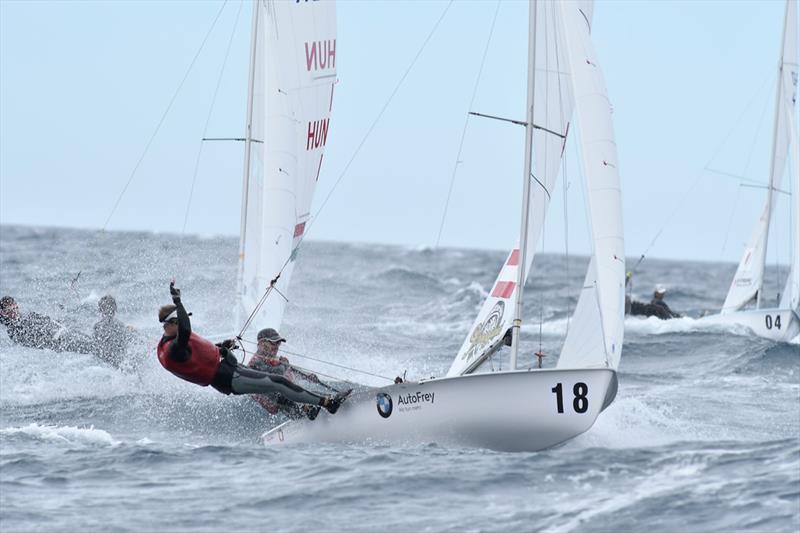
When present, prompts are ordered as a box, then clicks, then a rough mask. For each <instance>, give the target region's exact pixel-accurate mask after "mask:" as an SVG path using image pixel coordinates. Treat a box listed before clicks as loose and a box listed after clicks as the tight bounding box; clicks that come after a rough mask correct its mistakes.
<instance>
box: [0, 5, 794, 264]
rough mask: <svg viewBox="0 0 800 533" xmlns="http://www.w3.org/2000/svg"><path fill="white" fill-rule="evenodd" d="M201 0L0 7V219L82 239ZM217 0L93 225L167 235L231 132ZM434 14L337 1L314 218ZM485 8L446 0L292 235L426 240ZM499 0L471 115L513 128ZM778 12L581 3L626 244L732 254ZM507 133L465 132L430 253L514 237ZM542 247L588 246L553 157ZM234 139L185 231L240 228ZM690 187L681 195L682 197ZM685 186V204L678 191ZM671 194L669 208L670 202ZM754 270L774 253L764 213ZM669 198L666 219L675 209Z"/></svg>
mask: <svg viewBox="0 0 800 533" xmlns="http://www.w3.org/2000/svg"><path fill="white" fill-rule="evenodd" d="M222 5H223V3H222V2H221V1H216V0H215V1H211V0H209V1H204V2H190V1H181V2H119V1H118V2H70V1H59V2H47V1H36V2H18V1H9V0H3V1H2V2H0V223H4V224H8V223H15V224H38V225H55V226H77V227H88V228H100V227H103V226H104V224H105V223H106V219H107V218H108V217H109V214H110V213H111V211H112V208H113V207H114V204H115V202H116V200H117V198H118V197H119V195H120V193H121V191H122V190H123V188H124V187H125V185H126V183H127V182H128V179H129V178H130V176H131V173H132V171H133V169H134V168H135V167H136V165H137V161H138V160H139V158H140V156H141V155H142V153H143V151H144V149H145V146H146V145H147V143H148V141H149V139H150V138H151V136H152V134H153V132H154V131H155V129H156V126H157V125H158V124H159V120H160V119H161V117H162V115H163V113H164V111H165V109H167V106H168V105H169V103H170V101H171V99H172V96H173V94H175V92H176V89H177V88H178V86H179V84H180V83H181V80H182V79H183V77H184V74H185V72H186V71H187V68H188V66H189V64H190V63H191V62H192V58H193V57H194V55H195V53H196V52H197V50H198V48H199V46H200V43H201V42H202V40H203V37H204V36H205V35H206V32H207V31H208V29H209V27H210V26H211V23H212V21H213V20H214V18H215V16H216V14H217V13H218V12H219V10H220V8H221V6H222ZM240 5H241V3H240V2H239V1H229V2H228V3H227V4H226V5H225V7H224V9H223V10H222V14H221V16H220V18H219V21H218V23H217V25H216V27H215V28H214V31H213V32H212V33H211V34H210V37H209V40H208V41H207V43H206V45H205V47H204V49H203V50H202V51H201V53H200V55H199V56H198V57H197V60H196V62H195V63H194V66H193V68H192V69H191V71H190V73H189V76H188V78H187V79H186V81H185V83H184V84H183V85H182V87H181V90H180V91H179V92H178V94H177V97H176V98H175V100H174V103H173V104H172V106H171V108H170V111H169V113H168V114H167V115H166V118H165V120H164V122H163V123H162V124H161V127H160V129H159V131H158V134H157V135H156V136H155V138H154V139H153V142H152V144H151V145H150V148H149V150H148V151H147V152H146V154H145V157H144V159H143V160H142V162H141V164H140V165H139V167H138V169H137V170H136V172H135V174H133V178H132V180H131V182H130V186H129V187H128V188H127V191H126V193H125V194H124V196H123V197H122V200H121V202H120V203H119V206H118V208H117V210H116V211H115V213H114V216H113V217H112V218H111V220H110V222H109V224H108V227H109V229H136V230H155V231H171V232H181V231H182V230H183V227H184V217H185V216H186V213H187V200H188V196H189V191H190V189H191V187H192V186H191V183H192V177H193V171H194V167H195V161H196V159H197V157H198V150H199V149H200V138H201V137H202V136H203V127H204V124H205V123H206V119H207V117H208V114H209V109H210V105H211V99H212V95H213V94H214V89H215V86H216V84H217V79H218V77H219V75H220V69H221V67H222V64H223V58H224V56H225V50H226V48H227V44H228V41H229V39H230V38H231V35H233V41H232V48H231V54H230V57H229V59H228V61H227V63H226V64H225V70H224V72H223V73H222V78H221V79H222V81H221V84H220V89H219V92H218V95H217V99H216V103H215V105H214V107H213V109H212V113H211V115H210V121H209V128H208V130H207V135H208V136H220V137H228V136H240V135H242V132H243V125H244V115H245V106H246V102H245V99H246V94H247V87H246V84H247V61H248V54H249V50H248V47H249V31H250V20H249V19H250V6H249V4H248V5H245V6H244V7H243V8H242V9H241V13H240V15H239V20H238V25H237V26H236V29H235V32H234V22H235V20H236V17H237V12H238V10H239V7H240ZM446 5H447V4H446V3H445V2H433V1H430V2H426V1H417V2H401V1H392V2H360V1H359V2H357V1H347V0H345V1H340V2H339V4H338V8H337V9H338V23H339V30H338V39H337V67H338V77H339V84H338V86H337V89H336V95H335V99H334V106H333V119H332V123H331V130H330V133H329V138H328V145H327V151H326V155H325V164H324V165H323V170H322V174H321V176H320V185H319V188H318V190H317V196H316V199H315V207H314V209H313V210H312V212H316V211H317V209H318V208H319V206H320V205H321V203H322V200H323V199H324V198H325V197H326V196H327V194H328V193H329V191H330V190H331V188H332V186H333V184H334V183H335V182H336V181H337V179H338V178H339V177H340V175H341V173H342V171H343V169H344V168H345V166H346V164H347V162H348V161H349V160H350V158H351V157H352V155H353V154H354V152H355V151H356V149H357V147H358V146H359V144H360V142H361V140H362V138H363V136H364V134H365V133H366V132H367V130H368V129H369V128H370V125H371V124H372V122H373V120H374V119H375V117H377V116H378V113H379V112H380V110H381V109H382V108H383V106H384V105H385V103H386V101H387V99H388V98H389V95H390V94H391V93H392V91H393V89H394V88H395V86H396V84H397V83H398V81H399V80H400V79H401V77H402V76H403V74H404V73H405V72H406V69H407V68H408V66H409V65H410V64H411V61H412V59H413V58H414V56H415V55H416V53H417V51H418V49H419V47H420V46H421V44H422V43H423V41H424V40H425V38H426V37H427V35H428V33H429V31H430V29H431V28H432V27H433V25H434V23H435V22H436V20H437V19H438V18H439V16H440V14H441V13H442V12H443V10H444V9H445V7H446ZM495 7H496V2H494V1H492V2H481V1H471V2H455V3H454V4H453V5H452V6H451V7H450V8H449V10H448V12H447V14H446V16H445V18H444V19H443V21H442V23H441V26H440V27H439V29H438V30H437V32H436V33H435V34H434V35H433V37H432V39H431V40H430V42H429V43H428V45H427V46H426V48H425V49H424V51H423V53H422V55H421V56H420V58H419V60H418V61H417V63H416V64H415V65H414V68H413V69H412V70H411V71H410V72H409V74H408V76H407V78H406V79H405V82H404V83H403V85H402V86H401V88H400V89H399V91H398V92H397V94H396V96H395V97H394V99H393V100H392V101H391V103H390V104H389V106H388V107H387V109H386V112H385V113H384V114H383V116H382V118H381V120H380V121H379V122H378V123H377V125H376V127H375V128H374V130H373V131H372V134H371V135H370V136H369V138H368V139H367V141H366V143H365V144H364V145H363V147H362V148H361V151H360V152H359V153H358V156H357V157H356V158H355V160H354V162H353V164H352V165H351V166H350V167H349V170H348V171H347V173H346V174H345V175H344V177H343V178H342V180H341V182H340V185H339V186H338V187H337V188H336V190H335V191H334V193H333V195H332V196H331V199H330V201H329V202H328V203H327V204H326V206H325V208H324V210H323V211H322V212H321V213H320V217H319V222H317V223H316V224H314V225H313V227H312V230H311V234H310V235H309V238H312V239H329V240H344V241H366V242H380V243H401V244H409V245H416V246H432V245H433V244H434V243H435V242H436V236H437V233H438V231H439V224H440V220H441V217H442V212H443V208H444V203H445V198H446V196H447V190H448V187H449V184H450V178H451V175H452V172H453V168H454V164H455V160H456V153H457V149H458V143H459V140H460V137H461V132H462V129H463V126H464V120H465V114H466V112H467V111H468V108H469V101H470V96H471V94H472V91H473V87H474V85H475V80H476V76H477V72H478V67H479V64H480V59H481V56H482V54H483V51H484V48H485V46H486V39H487V36H488V32H489V28H490V25H491V21H492V17H493V14H494V11H495ZM526 9H527V8H526V6H525V4H524V3H522V2H504V3H502V4H501V7H500V11H499V15H498V19H497V23H496V28H495V32H494V34H493V36H492V40H491V42H490V44H489V49H488V55H487V61H486V66H485V68H484V71H483V74H482V76H481V79H480V82H479V85H478V91H477V97H476V100H475V104H474V106H473V108H472V110H474V111H479V112H484V113H489V114H494V115H501V116H506V117H510V118H523V116H524V113H523V107H524V99H525V98H524V91H525V87H524V83H525V81H524V80H525V60H526V51H525V47H526V41H525V33H526V31H527V27H526V25H527V22H526V18H525V13H526ZM783 13H784V3H783V1H758V2H746V1H737V2H722V1H715V2H667V1H663V2H635V1H625V2H611V1H598V2H597V3H596V5H595V10H594V25H593V40H594V43H595V46H596V48H597V50H598V54H599V57H600V61H601V66H602V68H603V70H604V73H605V76H606V81H607V84H608V90H609V94H610V97H611V100H612V103H613V106H614V127H615V130H616V136H617V144H618V149H619V160H620V174H621V177H622V182H623V199H624V204H625V212H624V221H625V228H626V235H625V239H626V250H627V252H628V254H629V255H630V256H638V255H639V254H641V253H643V252H644V251H645V250H646V249H647V247H648V245H649V244H650V242H651V241H652V240H653V238H654V237H655V236H656V235H657V234H658V232H659V230H660V229H662V228H664V227H665V223H666V222H667V221H668V220H669V224H667V225H666V229H664V231H663V233H661V234H660V236H659V238H658V240H657V241H656V243H655V246H653V247H652V249H651V250H650V251H649V255H652V256H659V257H671V258H690V259H709V260H717V259H725V260H731V261H737V260H738V258H739V255H740V253H741V250H742V245H743V243H744V241H745V240H746V239H747V238H748V236H749V233H750V230H751V227H752V226H753V224H754V223H755V220H756V218H757V217H758V214H759V213H760V211H761V209H762V208H763V203H764V200H765V197H766V195H765V191H763V190H760V189H752V188H742V187H740V186H739V183H738V182H737V181H736V180H734V179H731V178H728V177H724V176H721V175H718V174H714V173H709V172H705V173H704V172H702V171H703V168H704V167H706V166H708V167H710V168H713V169H716V170H719V171H723V172H728V173H732V174H737V175H744V176H747V177H749V178H751V179H754V180H757V181H760V182H765V181H766V179H767V173H768V170H769V149H770V143H771V141H772V121H773V113H774V108H773V106H774V96H775V80H776V65H777V60H778V52H779V46H780V38H781V32H782V28H783ZM523 140H524V131H523V130H522V129H521V128H518V127H515V126H510V125H507V124H502V123H497V122H494V121H486V120H482V119H474V118H473V119H470V121H469V125H468V128H467V134H466V139H465V144H464V151H463V153H462V157H461V163H460V164H459V166H458V172H457V174H456V181H455V186H454V189H453V195H452V200H451V204H450V209H449V212H448V217H447V219H446V222H445V225H444V228H443V232H442V241H441V244H442V245H443V246H465V247H480V248H496V249H508V248H509V247H511V246H512V245H513V243H514V242H515V241H516V238H517V237H516V236H517V232H518V219H519V205H518V202H519V200H518V197H519V194H520V190H521V181H520V175H521V173H522V144H523ZM567 170H568V178H567V180H566V183H567V184H568V191H567V197H568V202H567V205H568V208H567V212H566V216H565V212H564V201H563V193H564V190H563V187H562V185H561V184H559V194H558V195H556V196H555V197H554V199H553V202H552V208H551V213H550V216H549V219H548V220H549V221H548V224H547V226H546V236H545V239H544V248H545V249H546V250H548V251H563V250H564V247H565V239H564V226H565V224H564V221H565V219H566V220H568V221H569V248H570V250H571V251H575V252H585V251H587V250H588V243H587V239H586V235H585V233H586V231H585V225H586V222H585V216H584V214H583V210H584V208H583V205H584V204H583V197H582V193H581V185H580V175H579V174H578V172H577V171H578V161H577V160H576V156H575V150H574V147H572V148H569V149H568V159H567ZM241 181H242V145H241V143H206V144H205V145H204V146H203V147H202V152H201V159H200V166H199V170H198V173H197V176H196V182H195V186H194V193H193V198H192V202H191V205H190V207H189V211H188V217H187V219H186V220H187V223H186V232H187V233H199V234H231V235H234V234H236V233H237V232H238V229H239V204H240V194H241ZM695 183H696V185H695V186H694V188H692V187H693V184H695ZM689 191H691V192H689ZM682 199H683V200H682ZM781 202H782V205H781V206H780V207H779V210H778V213H777V218H776V221H775V222H776V224H775V226H776V232H775V233H774V234H773V236H772V237H771V238H770V245H771V251H770V263H773V262H775V261H776V260H778V261H780V262H783V263H786V262H788V257H789V255H788V254H789V246H790V245H791V241H790V239H791V237H790V235H789V224H788V220H789V219H788V210H787V209H786V206H787V205H788V201H787V200H786V199H784V200H782V201H781ZM676 205H681V206H682V207H681V208H680V209H679V210H678V211H677V212H676V214H675V216H672V217H670V214H671V213H672V212H673V210H674V209H675V206H676Z"/></svg>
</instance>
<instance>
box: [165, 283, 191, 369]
mask: <svg viewBox="0 0 800 533" xmlns="http://www.w3.org/2000/svg"><path fill="white" fill-rule="evenodd" d="M169 293H170V295H171V296H172V303H174V304H175V307H177V309H176V310H175V312H176V313H177V315H178V337H177V338H176V339H175V340H174V341H173V343H172V346H170V354H169V355H170V357H171V358H172V359H175V360H176V361H185V360H186V359H188V358H189V352H188V350H187V348H188V346H189V336H190V335H191V334H192V323H191V322H190V321H189V314H188V313H187V312H186V308H184V307H183V303H182V302H181V290H180V289H178V288H177V287H175V282H174V281H172V282H170V284H169Z"/></svg>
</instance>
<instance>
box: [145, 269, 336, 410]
mask: <svg viewBox="0 0 800 533" xmlns="http://www.w3.org/2000/svg"><path fill="white" fill-rule="evenodd" d="M169 291H170V295H171V296H172V302H173V305H165V306H162V307H161V309H159V311H158V320H159V322H161V323H162V324H163V327H164V336H163V337H161V340H160V341H159V343H158V348H157V353H158V360H159V362H160V363H161V365H162V366H163V367H164V368H166V369H167V370H169V371H170V372H172V373H173V374H175V375H176V376H178V377H179V378H181V379H183V380H185V381H189V382H190V383H195V384H197V385H200V386H203V387H205V386H208V385H211V386H212V387H214V388H215V389H216V390H218V391H219V392H221V393H223V394H270V393H279V394H281V395H283V396H284V397H286V398H287V399H289V400H291V401H293V402H298V403H304V404H311V405H318V406H321V407H324V408H325V409H327V410H328V412H329V413H331V414H333V413H335V412H336V411H337V410H338V409H339V406H340V405H341V404H342V402H343V401H344V399H345V398H346V395H344V394H337V395H335V396H321V395H319V394H315V393H313V392H310V391H307V390H305V389H303V388H302V387H299V386H297V385H295V384H294V383H292V382H291V381H289V380H288V379H286V378H284V377H282V376H275V375H270V374H267V373H266V372H259V371H257V370H253V369H252V368H247V367H246V366H244V365H241V364H239V363H238V361H236V357H234V356H233V354H231V353H230V349H231V348H232V347H233V346H234V344H235V341H234V340H232V339H231V340H226V341H224V342H222V343H220V344H214V343H212V342H211V341H209V340H207V339H204V338H203V337H201V336H200V335H198V334H197V333H194V332H192V326H191V323H190V322H189V314H188V313H187V312H186V309H184V307H183V304H182V303H181V291H180V289H177V288H175V283H174V282H172V283H170V285H169Z"/></svg>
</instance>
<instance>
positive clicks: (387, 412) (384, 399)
mask: <svg viewBox="0 0 800 533" xmlns="http://www.w3.org/2000/svg"><path fill="white" fill-rule="evenodd" d="M375 400H376V404H377V406H378V414H379V415H381V416H382V417H383V418H389V417H390V416H391V414H392V397H391V396H389V395H388V394H386V393H385V392H379V393H378V395H377V396H376V397H375Z"/></svg>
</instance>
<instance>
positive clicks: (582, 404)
mask: <svg viewBox="0 0 800 533" xmlns="http://www.w3.org/2000/svg"><path fill="white" fill-rule="evenodd" d="M550 390H551V391H552V393H553V394H555V395H556V406H557V407H558V412H559V413H563V412H564V397H563V394H562V386H561V383H559V384H558V385H556V386H555V387H553V388H552V389H550ZM572 394H573V395H574V396H575V398H574V399H573V400H572V408H573V409H574V410H575V412H576V413H585V412H586V410H587V409H588V408H589V398H587V397H586V396H587V394H589V387H588V386H587V385H586V383H582V382H578V383H576V384H575V385H574V386H573V387H572Z"/></svg>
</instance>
